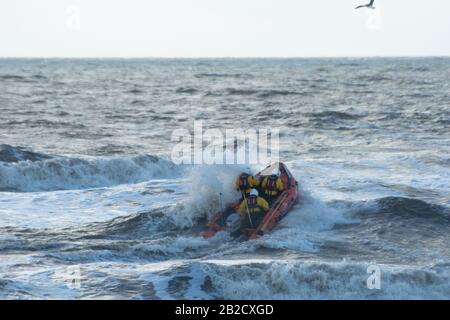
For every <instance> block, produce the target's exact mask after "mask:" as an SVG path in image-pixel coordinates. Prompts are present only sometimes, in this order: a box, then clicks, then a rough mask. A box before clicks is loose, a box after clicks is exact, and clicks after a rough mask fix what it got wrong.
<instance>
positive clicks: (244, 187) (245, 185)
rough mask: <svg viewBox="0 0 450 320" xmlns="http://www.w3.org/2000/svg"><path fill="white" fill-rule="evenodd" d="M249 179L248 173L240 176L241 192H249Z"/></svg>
mask: <svg viewBox="0 0 450 320" xmlns="http://www.w3.org/2000/svg"><path fill="white" fill-rule="evenodd" d="M248 177H249V175H248V174H247V173H243V174H241V175H240V176H239V189H240V190H247V189H249V188H250V186H249V185H248Z"/></svg>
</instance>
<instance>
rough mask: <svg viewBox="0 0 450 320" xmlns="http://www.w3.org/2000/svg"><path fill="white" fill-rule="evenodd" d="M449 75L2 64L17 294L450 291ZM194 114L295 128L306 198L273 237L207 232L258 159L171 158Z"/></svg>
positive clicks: (7, 199) (7, 273) (10, 275)
mask: <svg viewBox="0 0 450 320" xmlns="http://www.w3.org/2000/svg"><path fill="white" fill-rule="evenodd" d="M449 79H450V59H448V58H435V59H309V60H308V59H301V60H295V59H293V60H282V59H277V60H263V59H260V60H245V59H243V60H210V59H205V60H78V61H77V60H0V111H1V112H0V144H1V146H0V298H7V299H12V298H24V299H33V298H68V299H72V298H135V299H158V298H163V299H178V298H192V299H210V298H262V299H265V298H286V299H309V298H319V299H322V298H331V299H341V298H356V299H382V298H388V299H390V298H406V299H416V298H431V299H449V298H450V249H449V244H450V129H449V128H450V82H449ZM194 120H203V121H204V126H205V127H216V128H233V127H240V128H254V127H257V128H271V127H279V128H280V129H281V137H280V142H281V158H282V161H284V162H286V163H287V165H288V166H289V168H291V170H292V171H293V173H294V175H295V176H296V177H297V179H299V180H300V181H301V187H302V190H303V193H304V200H303V202H302V203H301V204H299V205H298V206H296V207H295V208H294V210H293V211H292V212H291V213H290V214H289V215H288V216H287V217H286V219H284V220H283V221H282V222H281V223H280V225H279V226H278V227H277V228H276V229H275V230H274V231H273V232H272V233H270V234H267V235H266V236H264V237H262V238H260V239H258V240H255V241H249V242H241V243H236V242H232V241H230V239H227V238H226V236H224V235H220V234H219V235H218V236H216V237H215V238H213V239H209V240H205V239H202V238H201V237H199V236H198V232H199V230H200V229H201V227H202V226H203V224H204V219H205V217H206V216H208V215H209V214H211V212H213V211H214V210H215V209H216V208H217V206H218V203H217V202H218V201H217V194H218V193H219V192H220V191H222V192H224V193H225V197H226V199H227V200H229V199H232V198H233V197H234V196H235V195H234V194H233V191H232V188H231V181H232V178H233V176H234V175H235V174H236V173H237V172H239V170H240V168H236V167H232V166H196V167H189V166H177V165H175V164H173V163H172V162H171V161H170V157H169V156H170V153H171V150H172V144H171V142H170V137H171V133H172V131H173V130H174V129H178V128H187V129H192V126H193V121H194ZM254 169H255V170H257V169H258V168H254ZM369 265H378V266H379V267H380V269H381V289H380V290H369V289H368V288H367V285H366V280H367V278H368V276H369V275H368V274H367V267H368V266H369ZM74 270H75V271H74ZM73 272H75V276H71V275H70V274H73ZM68 274H69V276H68ZM72 278H76V279H77V280H76V281H75V282H74V283H69V282H68V279H69V280H70V279H72Z"/></svg>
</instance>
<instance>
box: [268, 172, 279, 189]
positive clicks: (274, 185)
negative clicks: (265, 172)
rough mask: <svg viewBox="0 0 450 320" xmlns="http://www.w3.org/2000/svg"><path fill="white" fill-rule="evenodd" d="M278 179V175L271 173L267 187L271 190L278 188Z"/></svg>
mask: <svg viewBox="0 0 450 320" xmlns="http://www.w3.org/2000/svg"><path fill="white" fill-rule="evenodd" d="M277 181H278V176H276V175H274V174H273V175H271V176H269V177H268V178H267V181H266V189H267V190H269V191H274V190H276V188H277Z"/></svg>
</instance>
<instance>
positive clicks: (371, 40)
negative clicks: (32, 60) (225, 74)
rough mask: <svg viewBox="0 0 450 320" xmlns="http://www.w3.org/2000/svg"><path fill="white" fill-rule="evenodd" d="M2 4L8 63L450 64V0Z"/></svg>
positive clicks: (15, 0) (3, 53)
mask: <svg viewBox="0 0 450 320" xmlns="http://www.w3.org/2000/svg"><path fill="white" fill-rule="evenodd" d="M365 2H368V0H0V57H341V56H351V57H359V56H450V18H449V14H450V1H449V0H426V1H424V0H376V1H375V6H376V10H370V9H360V10H355V9H354V7H355V6H356V5H359V4H364V3H365Z"/></svg>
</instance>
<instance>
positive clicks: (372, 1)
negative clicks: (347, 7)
mask: <svg viewBox="0 0 450 320" xmlns="http://www.w3.org/2000/svg"><path fill="white" fill-rule="evenodd" d="M374 2H375V0H370V3H369V4H364V5H362V6H357V7H356V8H355V9H360V8H369V9H375V7H374V6H373V3H374Z"/></svg>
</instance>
